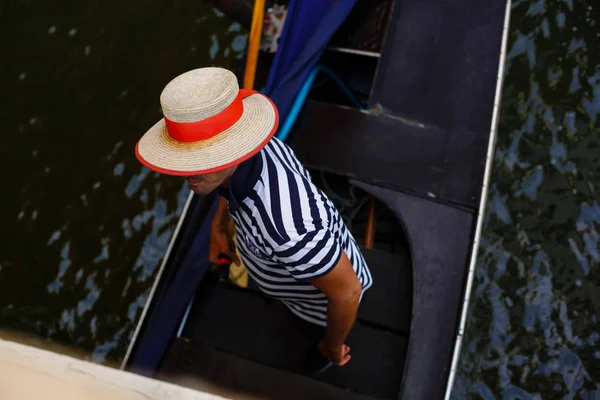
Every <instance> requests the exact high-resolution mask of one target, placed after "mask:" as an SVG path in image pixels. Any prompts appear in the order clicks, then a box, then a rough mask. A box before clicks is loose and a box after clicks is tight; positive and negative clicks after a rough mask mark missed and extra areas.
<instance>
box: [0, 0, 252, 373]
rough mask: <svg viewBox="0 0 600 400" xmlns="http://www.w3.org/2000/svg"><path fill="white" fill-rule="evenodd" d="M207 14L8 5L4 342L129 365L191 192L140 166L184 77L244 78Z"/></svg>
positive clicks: (0, 274)
mask: <svg viewBox="0 0 600 400" xmlns="http://www.w3.org/2000/svg"><path fill="white" fill-rule="evenodd" d="M245 45H246V32H244V31H243V29H242V28H241V27H240V26H239V25H238V24H235V23H232V22H231V21H230V20H228V19H227V18H226V17H224V16H222V15H220V14H219V13H217V12H215V11H214V10H213V9H212V8H211V7H210V6H209V5H208V2H205V1H200V0H192V1H190V0H176V1H168V2H165V1H158V0H145V1H114V0H112V1H85V2H81V1H74V0H69V1H62V2H52V1H42V0H37V1H36V0H21V1H15V0H6V1H2V2H0V49H2V55H1V56H0V57H1V59H2V61H1V62H0V87H1V95H0V99H1V100H0V105H1V107H0V121H1V122H2V129H1V134H2V142H1V144H0V171H1V172H0V174H1V175H0V177H1V179H0V187H1V193H2V196H1V197H0V221H1V224H0V237H1V238H2V240H1V241H0V330H2V331H5V332H6V331H16V332H22V333H26V334H33V335H35V336H39V337H42V338H45V339H48V340H50V341H52V342H56V343H62V344H66V345H68V346H70V347H71V348H76V349H78V350H80V351H82V352H83V353H84V354H88V355H89V358H90V359H93V360H94V361H98V362H115V361H118V360H120V359H121V358H122V357H123V356H124V355H125V351H126V348H127V345H128V343H129V339H130V337H131V335H132V333H133V330H134V329H135V325H136V323H137V321H138V318H139V316H140V313H141V310H142V308H143V306H144V304H145V301H146V298H147V295H148V292H149V290H150V288H151V286H152V283H153V279H154V276H155V273H156V271H157V268H158V266H159V265H160V262H161V259H162V256H163V254H164V252H165V250H166V248H167V246H168V242H169V240H170V238H171V235H172V233H173V230H174V228H175V225H176V223H177V220H178V217H179V215H180V214H181V212H182V208H183V206H184V204H185V201H186V198H187V194H188V192H189V191H188V190H187V189H186V185H184V182H183V180H181V179H177V178H168V177H161V176H158V175H157V174H154V173H150V172H149V170H147V169H146V168H143V167H142V166H141V165H140V164H139V163H138V162H137V160H136V159H135V156H134V145H135V142H136V141H137V139H138V138H139V136H140V135H141V134H142V133H143V132H144V131H145V130H146V129H147V128H149V127H150V126H152V125H153V124H154V123H155V122H156V121H157V120H158V119H159V118H161V114H160V110H159V95H160V92H161V90H162V88H163V87H164V85H165V84H166V83H167V82H168V81H169V80H170V79H172V78H173V77H175V76H176V75H178V74H180V73H182V72H184V71H186V70H188V69H192V68H197V67H201V66H207V65H218V66H224V67H234V66H235V65H236V63H238V62H239V61H237V60H238V59H239V58H240V57H241V54H242V52H243V50H244V48H245Z"/></svg>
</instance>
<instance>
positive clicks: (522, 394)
mask: <svg viewBox="0 0 600 400" xmlns="http://www.w3.org/2000/svg"><path fill="white" fill-rule="evenodd" d="M207 3H208V2H207V1H202V0H198V1H189V0H174V1H172V2H161V1H158V0H146V1H144V2H135V3H134V2H116V1H104V2H99V1H89V2H85V3H83V2H76V1H74V0H66V1H63V2H60V4H58V3H56V4H52V3H51V2H47V1H41V0H7V1H4V2H2V3H0V32H1V35H0V43H1V48H2V49H3V55H2V60H3V62H2V63H0V83H1V87H2V89H3V91H2V93H3V95H2V100H1V103H0V104H1V105H2V107H0V121H2V122H3V124H4V126H3V130H2V133H3V142H2V144H1V145H0V171H1V172H0V173H1V174H2V175H1V177H2V181H1V182H2V188H3V190H2V194H3V196H2V197H1V198H0V216H1V217H0V218H1V219H0V220H1V221H2V224H0V234H1V236H0V237H2V238H3V240H2V242H1V243H0V330H1V331H2V332H19V333H20V334H32V335H34V336H36V337H41V338H44V339H46V340H48V341H52V342H56V343H62V344H65V345H68V346H70V347H71V348H75V349H78V350H80V351H82V352H83V354H85V355H86V357H87V358H89V359H91V360H94V361H96V362H105V363H113V362H114V363H116V362H118V361H119V360H121V359H122V358H123V357H124V355H125V351H126V348H127V344H128V343H129V339H130V337H131V335H132V333H133V330H134V328H135V325H136V324H137V321H138V318H139V316H140V313H141V310H142V308H143V305H144V303H145V300H146V298H147V295H148V292H149V290H150V287H151V285H152V281H153V276H154V275H155V273H156V271H157V268H158V267H159V264H160V261H161V258H162V255H163V254H164V251H165V250H166V248H167V245H168V241H169V238H170V237H171V235H172V233H173V230H174V227H175V225H176V223H177V220H178V217H179V215H180V213H181V211H182V208H183V205H184V203H185V200H186V198H187V194H188V190H187V189H186V186H185V185H184V183H183V181H181V180H180V179H177V178H168V177H162V176H159V175H157V174H154V173H150V172H148V170H147V169H145V168H143V167H141V166H140V165H139V163H138V162H137V161H136V160H135V157H134V155H133V148H134V145H135V142H136V140H137V139H138V138H139V136H140V135H141V134H142V133H143V132H144V131H145V129H147V128H148V127H150V126H151V125H152V124H153V123H155V122H156V120H158V119H159V118H160V117H161V114H160V109H159V103H158V96H159V94H160V91H161V89H162V88H163V86H164V85H165V84H166V83H167V82H168V81H169V80H170V79H171V78H172V77H174V76H176V75H177V74H179V73H181V72H183V71H186V70H188V69H192V68H196V67H199V66H206V65H218V66H223V67H228V68H236V67H238V66H239V65H240V57H241V55H242V53H243V50H244V48H245V45H246V39H247V36H246V33H245V32H244V31H243V29H242V28H241V27H240V26H239V25H238V24H236V23H232V22H231V21H230V20H228V19H227V18H226V17H224V16H223V15H221V14H220V13H218V12H216V11H215V10H213V9H212V8H211V7H210V6H209V5H208V4H207ZM508 53H509V54H508V60H507V64H506V78H505V84H504V91H503V95H502V108H501V119H500V126H499V134H498V142H497V148H496V153H495V164H494V169H493V176H492V185H491V190H490V193H489V203H488V210H487V213H486V219H485V227H484V232H483V237H482V246H481V251H480V257H479V261H478V266H477V276H476V279H475V285H474V289H473V290H474V292H473V303H472V307H471V309H470V311H469V319H468V326H467V334H466V337H465V342H464V346H463V352H462V356H461V362H460V370H459V375H458V378H457V381H456V385H455V388H454V391H453V399H456V400H458V399H486V400H489V399H523V400H525V399H542V398H543V399H600V345H599V343H600V326H599V321H598V319H599V318H600V272H599V270H598V267H599V264H600V244H599V241H600V237H599V233H598V231H600V200H599V198H600V196H599V195H598V190H600V179H599V178H598V174H599V173H600V127H599V126H598V117H599V113H600V4H598V2H597V0H587V1H583V0H562V1H559V0H521V1H518V0H515V1H513V10H512V15H511V28H510V37H509V45H508Z"/></svg>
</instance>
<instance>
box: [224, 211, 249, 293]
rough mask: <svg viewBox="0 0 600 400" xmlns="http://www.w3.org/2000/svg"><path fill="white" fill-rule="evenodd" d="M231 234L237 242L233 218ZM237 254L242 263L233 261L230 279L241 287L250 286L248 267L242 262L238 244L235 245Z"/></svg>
mask: <svg viewBox="0 0 600 400" xmlns="http://www.w3.org/2000/svg"><path fill="white" fill-rule="evenodd" d="M229 235H230V236H231V237H232V238H233V243H236V237H235V236H236V235H235V224H234V223H233V220H232V221H231V224H230V225H229ZM235 254H237V256H238V258H239V260H240V265H235V264H234V263H231V265H230V266H229V280H230V281H231V282H233V284H235V285H237V286H239V287H241V288H247V287H248V270H246V267H245V266H244V263H243V262H242V257H241V256H240V252H239V250H238V248H237V246H235Z"/></svg>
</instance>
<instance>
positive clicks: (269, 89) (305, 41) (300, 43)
mask: <svg viewBox="0 0 600 400" xmlns="http://www.w3.org/2000/svg"><path fill="white" fill-rule="evenodd" d="M354 4H356V0H291V2H290V4H289V7H288V13H287V17H286V19H285V24H284V26H283V31H282V33H281V37H280V38H279V44H278V48H277V53H276V54H275V59H274V60H273V65H272V66H271V70H270V71H269V78H268V81H267V86H266V88H265V94H266V95H267V96H269V97H270V98H271V99H272V100H273V102H275V104H276V105H277V109H278V110H279V118H280V121H285V119H286V117H287V116H288V113H289V111H290V107H291V105H292V102H293V101H294V97H295V96H296V94H298V91H299V90H300V87H301V86H302V84H303V83H304V81H305V80H306V78H307V76H308V74H309V73H310V71H311V70H312V69H313V68H314V66H315V65H316V64H317V62H318V61H319V59H320V58H321V55H322V54H323V52H324V51H325V49H326V47H327V44H328V43H329V40H330V39H331V37H332V36H333V34H334V33H335V31H337V30H338V28H339V27H340V26H341V25H342V23H343V22H344V21H345V20H346V18H347V17H348V14H350V11H351V10H352V8H353V7H354Z"/></svg>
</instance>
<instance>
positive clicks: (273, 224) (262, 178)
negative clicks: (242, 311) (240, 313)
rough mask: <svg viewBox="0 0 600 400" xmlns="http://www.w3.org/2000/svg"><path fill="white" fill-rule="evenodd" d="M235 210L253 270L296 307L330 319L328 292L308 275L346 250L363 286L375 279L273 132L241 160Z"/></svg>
mask: <svg viewBox="0 0 600 400" xmlns="http://www.w3.org/2000/svg"><path fill="white" fill-rule="evenodd" d="M222 195H224V196H226V197H227V198H228V199H229V206H228V208H229V214H230V215H231V216H232V218H233V220H234V222H235V226H236V233H237V246H238V249H239V252H240V255H241V257H242V261H243V262H244V265H245V267H246V269H247V270H248V273H249V274H250V276H251V277H252V278H253V279H254V280H255V281H256V283H257V284H258V286H259V287H260V289H261V290H262V291H263V292H264V293H265V294H267V295H268V296H270V297H273V298H276V299H278V300H280V301H282V302H283V303H284V304H285V305H286V306H287V307H288V308H289V309H290V310H291V311H292V312H293V313H294V314H296V315H298V316H299V317H301V318H303V319H305V320H307V321H309V322H312V323H315V324H319V325H326V312H327V297H326V296H325V294H323V293H322V292H321V291H320V290H319V289H317V288H316V287H314V286H313V285H312V284H311V283H310V281H311V280H312V279H314V278H317V277H319V276H322V275H325V274H327V273H328V272H330V271H331V270H332V269H333V268H334V267H335V266H336V264H337V263H338V261H339V260H340V257H341V255H342V250H344V251H346V254H347V256H348V258H349V259H350V262H351V263H352V266H353V267H354V271H355V272H356V275H357V276H358V278H359V280H360V283H361V284H362V287H363V293H364V291H365V290H367V289H368V288H369V287H370V286H371V284H372V283H373V280H372V278H371V273H370V271H369V268H368V266H367V264H366V262H365V260H364V258H363V256H362V254H361V252H360V249H359V247H358V245H357V243H356V241H355V240H354V238H353V237H352V234H351V233H350V232H349V230H348V228H347V227H346V225H345V224H344V222H343V220H342V218H341V216H340V214H339V213H338V211H337V209H336V208H335V206H334V205H333V203H332V202H331V201H330V200H329V199H328V198H327V196H326V195H325V193H323V192H322V191H321V190H320V189H319V188H317V187H316V186H315V185H314V184H313V183H312V182H311V178H310V174H309V173H308V171H307V170H306V169H305V168H304V167H303V166H302V165H301V164H300V162H299V161H298V160H297V159H296V156H295V155H294V153H293V151H292V150H291V149H290V148H289V147H288V146H287V145H286V144H285V143H283V142H281V141H280V140H278V139H276V138H273V139H272V140H271V141H270V142H269V143H268V144H267V145H266V146H265V148H264V149H262V150H261V151H260V152H259V153H258V154H257V155H255V156H254V157H252V158H250V159H249V160H248V161H245V162H243V163H242V164H240V165H239V166H238V168H237V170H236V171H235V173H234V174H233V176H232V178H231V182H230V189H229V191H228V192H226V193H222Z"/></svg>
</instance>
